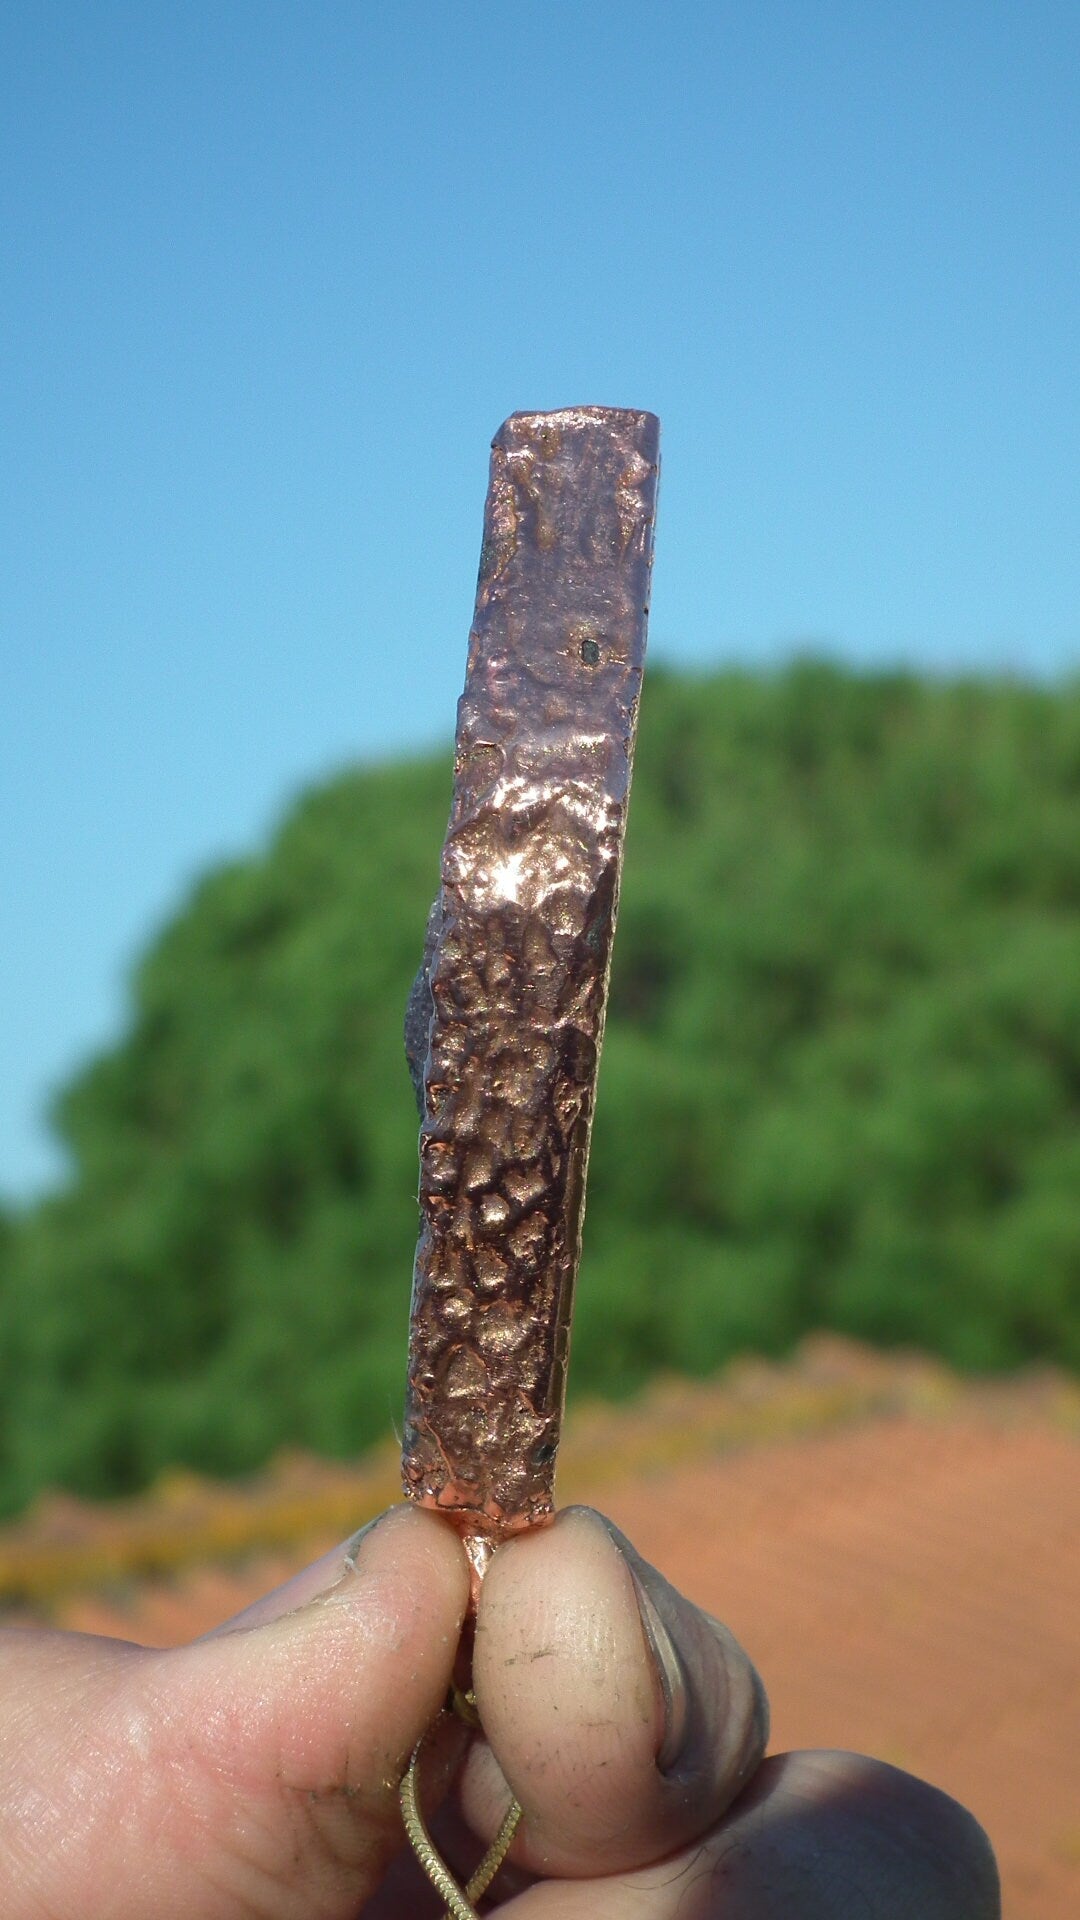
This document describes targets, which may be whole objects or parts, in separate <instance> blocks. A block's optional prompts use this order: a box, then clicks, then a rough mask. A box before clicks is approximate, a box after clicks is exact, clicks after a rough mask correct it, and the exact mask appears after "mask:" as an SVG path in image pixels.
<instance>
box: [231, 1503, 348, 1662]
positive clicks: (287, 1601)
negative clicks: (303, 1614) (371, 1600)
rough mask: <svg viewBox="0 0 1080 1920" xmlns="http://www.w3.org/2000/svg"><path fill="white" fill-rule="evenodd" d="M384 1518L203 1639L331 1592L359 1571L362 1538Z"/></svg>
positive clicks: (264, 1621)
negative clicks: (358, 1556) (357, 1563)
mask: <svg viewBox="0 0 1080 1920" xmlns="http://www.w3.org/2000/svg"><path fill="white" fill-rule="evenodd" d="M385 1518H386V1515H385V1514H383V1513H380V1514H376V1516H375V1518H374V1520H369V1521H368V1522H367V1525H366V1526H363V1527H360V1528H358V1530H357V1532H356V1533H354V1534H351V1535H350V1537H349V1538H348V1540H345V1541H343V1542H342V1543H341V1545H340V1546H337V1547H331V1549H330V1551H329V1553H324V1554H323V1555H322V1556H321V1558H320V1559H318V1560H315V1561H313V1562H312V1564H311V1566H309V1567H304V1568H302V1569H301V1571H300V1572H299V1573H294V1574H293V1576H292V1578H291V1579H290V1580H286V1582H285V1584H284V1586H281V1587H275V1588H274V1590H273V1592H272V1593H264V1594H262V1595H261V1596H260V1598H259V1599H258V1600H255V1601H253V1602H252V1604H251V1606H250V1607H245V1608H244V1611H243V1612H242V1613H237V1614H234V1615H233V1618H232V1619H231V1620H225V1621H223V1623H222V1624H221V1626H219V1627H214V1628H212V1630H211V1631H210V1632H209V1633H206V1634H204V1635H203V1636H202V1637H203V1639H204V1640H214V1639H216V1638H217V1637H218V1635H219V1634H225V1633H240V1632H245V1631H246V1630H247V1629H248V1628H249V1627H265V1626H267V1625H268V1624H269V1623H270V1621H272V1620H283V1619H284V1618H285V1616H286V1614H289V1613H297V1612H298V1611H299V1609H300V1608H301V1607H306V1606H308V1605H309V1604H310V1602H311V1601H312V1600H317V1599H319V1598H320V1597H321V1596H322V1595H324V1594H327V1593H331V1592H332V1591H333V1589H334V1588H335V1587H338V1586H340V1585H341V1582H342V1581H343V1580H344V1579H345V1578H346V1577H347V1576H348V1575H349V1574H350V1573H355V1572H356V1562H357V1555H358V1554H359V1552H360V1551H361V1544H362V1542H363V1541H364V1539H365V1538H366V1537H367V1535H368V1534H370V1533H372V1532H373V1531H374V1529H375V1528H376V1527H377V1526H378V1524H379V1522H380V1520H384V1519H385Z"/></svg>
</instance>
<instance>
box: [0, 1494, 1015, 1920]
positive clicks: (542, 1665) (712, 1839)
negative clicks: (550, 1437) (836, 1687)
mask: <svg viewBox="0 0 1080 1920" xmlns="http://www.w3.org/2000/svg"><path fill="white" fill-rule="evenodd" d="M468 1591H469V1578H468V1567H467V1563H466V1560H465V1556H464V1552H463V1550H462V1548H461V1546H460V1543H459V1542H458V1540H457V1539H456V1537H455V1535H454V1534H453V1533H452V1531H451V1530H450V1528H449V1527H447V1526H446V1525H445V1524H444V1523H443V1522H442V1521H440V1520H438V1519H435V1518H433V1517H432V1516H430V1515H428V1514H426V1513H422V1512H418V1511H416V1510H414V1509H406V1508H394V1509H392V1510H391V1511H390V1513H389V1514H387V1515H385V1516H383V1518H382V1519H381V1520H380V1521H378V1522H377V1523H376V1524H375V1525H374V1526H373V1527H372V1528H369V1529H367V1530H365V1532H364V1534H363V1535H361V1536H359V1538H358V1540H357V1541H355V1542H353V1543H350V1544H349V1546H348V1548H345V1549H337V1550H336V1551H335V1553H333V1554H330V1555H327V1556H326V1558H325V1559H324V1560H322V1561H319V1562H318V1563H317V1564H316V1565H315V1566H314V1567H311V1568H308V1569H307V1571H306V1572H305V1573H304V1574H301V1575H299V1576H298V1577H297V1579H296V1580H294V1581H292V1582H290V1583H289V1585H288V1586H287V1587H285V1588H282V1589H280V1590H279V1591H278V1592H277V1593H276V1594H273V1595H270V1596H268V1597H267V1598H266V1599H265V1600H263V1601H260V1602H259V1603H257V1605H256V1606H255V1607H253V1608H251V1609H249V1610H248V1612H247V1613H245V1614H242V1615H240V1616H239V1617H238V1618H237V1619H236V1620H234V1621H230V1622H228V1623H227V1624H226V1625H225V1626H224V1627H222V1628H220V1629H218V1631H217V1632H216V1633H214V1634H212V1635H209V1636H207V1637H206V1638H205V1639H203V1640H201V1641H198V1642H196V1643H195V1644H194V1645H192V1646H190V1647H183V1648H179V1649H176V1650H173V1651H168V1652H156V1651H151V1650H148V1649H145V1648H140V1647H135V1646H131V1645H129V1644H127V1643H126V1642H122V1641H113V1640H102V1639H95V1638H92V1637H89V1636H83V1635H78V1634H64V1633H40V1632H16V1631H8V1632H5V1633H3V1634H0V1861H2V1862H3V1869H2V1873H3V1892H4V1900H3V1908H4V1913H5V1916H6V1920H76V1917H78V1920H85V1916H87V1915H92V1916H94V1920H146V1916H147V1915H148V1914H154V1915H155V1916H156V1917H157V1920H173V1917H174V1916H175V1920H180V1917H181V1916H183V1920H301V1917H302V1920H355V1917H356V1916H357V1915H359V1914H361V1913H362V1914H364V1915H365V1916H367V1920H423V1916H425V1915H428V1916H431V1915H435V1914H437V1913H438V1911H439V1904H438V1902H437V1900H436V1899H435V1898H434V1896H433V1895H431V1893H430V1890H429V1889H427V1888H426V1883H424V1882H423V1880H422V1877H421V1876H420V1875H419V1870H418V1869H417V1868H416V1867H415V1863H413V1862H412V1861H411V1859H410V1858H409V1857H408V1856H407V1854H403V1853H402V1848H401V1827H400V1817H399V1812H398V1802H397V1785H398V1781H399V1780H400V1777H401V1774H402V1771H403V1769H404V1767H405V1765H406V1764H407V1760H408V1756H409V1754H410V1752H411V1751H412V1748H413V1747H414V1745H415V1744H416V1742H417V1741H418V1740H419V1739H420V1737H421V1735H422V1734H423V1733H424V1731H425V1729H426V1728H427V1727H428V1726H429V1725H430V1723H431V1722H432V1720H433V1718H434V1717H435V1716H436V1714H437V1713H438V1710H439V1708H440V1706H441V1704H442V1702H443V1700H444V1699H445V1697H446V1692H447V1687H448V1684H449V1681H450V1677H451V1673H452V1670H453V1667H454V1660H455V1653H456V1650H457V1647H458V1640H459V1635H460V1630H461V1625H462V1621H463V1619H464V1616H465V1611H466V1606H467V1601H468ZM642 1596H644V1599H643V1598H642ZM643 1607H644V1614H645V1617H647V1619H648V1620H649V1622H650V1629H649V1631H646V1629H645V1627H643V1612H642V1608H643ZM650 1634H651V1639H650ZM656 1647H659V1649H660V1657H661V1661H662V1662H663V1661H666V1667H667V1672H668V1675H669V1682H670V1678H671V1676H672V1675H673V1674H674V1675H676V1676H679V1675H681V1679H682V1682H683V1685H684V1690H685V1691H684V1698H685V1702H686V1711H685V1714H684V1715H683V1716H682V1718H681V1720H680V1721H679V1723H678V1724H677V1725H675V1727H674V1733H673V1728H672V1720H671V1714H670V1711H669V1708H668V1705H667V1704H666V1696H665V1689H664V1685H663V1681H662V1672H663V1666H662V1665H658V1658H657V1654H656V1652H655V1651H654V1649H655V1648H656ZM474 1676H475V1686H476V1693H477V1699H478V1703H479V1707H480V1712H481V1716H482V1719H483V1723H484V1728H485V1737H478V1736H473V1735H470V1734H469V1733H468V1731H467V1730H466V1729H465V1728H464V1727H463V1726H462V1725H460V1723H458V1722H457V1721H456V1720H454V1719H452V1718H451V1717H449V1716H445V1717H444V1718H443V1719H442V1720H441V1721H440V1723H439V1726H438V1729H437V1731H436V1734H435V1736H434V1737H433V1738H432V1739H431V1740H430V1741H429V1742H428V1743H427V1744H426V1746H425V1752H424V1763H423V1777H424V1797H425V1804H426V1806H427V1809H428V1816H429V1820H430V1822H431V1824H432V1827H433V1831H434V1833H435V1836H436V1839H437V1841H438V1844H439V1846H440V1848H441V1850H442V1851H443V1853H444V1855H445V1857H446V1858H447V1859H448V1860H449V1862H450V1863H451V1865H452V1866H453V1867H454V1870H455V1871H456V1872H458V1873H459V1875H460V1876H461V1877H463V1878H464V1877H467V1875H468V1873H469V1871H470V1870H471V1868H472V1866H474V1865H475V1864H476V1861H477V1858H478V1855H479V1852H480V1851H481V1850H482V1847H483V1845H484V1844H485V1843H486V1840H487V1839H488V1838H489V1837H490V1835H491V1834H492V1832H493V1831H494V1829H495V1827H496V1826H497V1825H498V1823H499V1821H500V1819H501V1817H502V1814H503V1812H504V1811H505V1808H506V1805H507V1801H508V1798H509V1795H510V1792H511V1790H512V1791H513V1793H514V1794H515V1795H516V1796H517V1797H518V1799H519V1800H520V1801H521V1803H522V1806H523V1807H524V1819H523V1821H522V1826H521V1829H520V1831H519V1835H518V1839H517V1840H516V1841H515V1845H514V1849H513V1852H512V1854H511V1860H510V1862H509V1863H508V1864H507V1866H506V1867H505V1868H504V1869H503V1874H502V1876H501V1877H500V1880H499V1882H498V1883H497V1893H498V1894H499V1895H500V1896H501V1897H502V1900H503V1902H504V1904H503V1905H502V1906H501V1907H500V1912H501V1913H505V1914H506V1915H507V1917H508V1920H579V1917H580V1920H585V1916H586V1915H588V1916H589V1920H676V1916H677V1917H678V1920H712V1917H713V1916H715V1920H774V1917H775V1920H781V1916H783V1920H853V1917H854V1920H911V1916H913V1915H916V1914H917V1915H918V1916H919V1917H920V1920H997V1916H998V1915H999V1914H1000V1902H999V1895H998V1886H997V1874H996V1871H995V1868H994V1862H993V1856H992V1853H991V1851H990V1846H989V1843H988V1841H987V1839H986V1836H985V1835H984V1834H983V1832H982V1830H981V1828H980V1827H979V1826H978V1825H977V1824H976V1822H975V1821H974V1819H973V1818H972V1817H971V1815H970V1814H968V1813H967V1812H965V1810H964V1809H963V1808H962V1807H960V1806H958V1805H957V1804H956V1802H955V1801H953V1800H950V1799H948V1798H947V1797H946V1796H945V1795H944V1794H942V1793H939V1792H938V1791H937V1790H936V1789H935V1788H933V1787H930V1786H927V1785H926V1784H925V1783H923V1782H922V1781H919V1780H916V1779H913V1778H912V1777H911V1776H910V1775H908V1774H904V1773H900V1772H898V1771H897V1770H896V1769H895V1768H892V1767H887V1766H885V1765H883V1764H882V1763H881V1762H879V1761H874V1760H870V1759H867V1758H864V1757H862V1756H860V1755H857V1754H846V1753H831V1752H808V1753H792V1754H782V1755H776V1756H773V1757H770V1758H769V1759H767V1760H763V1759H762V1753H763V1751H764V1745H765V1741H766V1737H767V1726H766V1721H767V1711H766V1708H765V1704H764V1693H763V1690H762V1688H761V1685H760V1682H759V1681H758V1679H757V1676H756V1675H755V1674H754V1672H753V1669H752V1668H751V1666H750V1663H749V1661H748V1660H747V1658H746V1656H745V1654H744V1653H743V1652H742V1650H741V1648H739V1647H738V1645H737V1644H736V1643H735V1641H734V1640H733V1639H732V1637H731V1635H730V1634H728V1633H727V1632H726V1630H725V1629H724V1628H723V1627H721V1626H720V1625H719V1624H718V1623H717V1622H715V1621H713V1620H711V1619H710V1618H709V1616H708V1615H706V1614H703V1613H702V1612H701V1611H700V1610H699V1609H697V1608H696V1607H694V1606H692V1605H691V1603H690V1602H689V1601H688V1600H686V1599H684V1598H683V1597H682V1596H681V1595H679V1594H677V1593H676V1592H675V1591H674V1589H673V1588H671V1587H670V1586H668V1584H667V1582H666V1581H664V1580H663V1579H662V1577H661V1576H660V1575H659V1574H657V1573H656V1572H655V1570H654V1569H651V1568H648V1567H647V1566H646V1565H645V1563H644V1562H642V1561H640V1560H639V1559H638V1557H637V1556H636V1554H635V1553H634V1551H633V1548H632V1547H630V1545H629V1543H628V1542H625V1541H623V1540H622V1538H621V1536H619V1535H617V1534H615V1532H614V1530H613V1529H611V1528H609V1526H608V1525H607V1523H606V1522H604V1521H603V1520H602V1519H601V1517H600V1516H599V1515H596V1514H593V1513H592V1512H591V1511H589V1510H587V1509H584V1508H571V1509H569V1510H567V1511H566V1512H565V1513H563V1514H561V1515H560V1516H559V1518H558V1520H557V1521H556V1522H555V1524H554V1525H553V1526H552V1527H550V1528H547V1529H544V1530H543V1531H538V1532H536V1533H534V1534H532V1535H529V1536H525V1537H523V1538H521V1539H518V1540H515V1541H513V1542H511V1543H510V1544H509V1545H507V1546H505V1547H503V1548H501V1549H500V1551H499V1552H498V1554H497V1555H496V1556H495V1559H494V1561H493V1562H492V1565H491V1567H490V1569H489V1572H488V1574H487V1577H486V1579H485V1581H484V1585H483V1589H482V1593H481V1601H480V1609H479V1615H478V1619H477V1626H476V1642H475V1652H474ZM678 1691H679V1689H678V1687H677V1686H676V1694H677V1693H678ZM668 1692H669V1695H670V1692H671V1688H670V1684H669V1689H668ZM657 1756H660V1761H659V1764H658V1758H657ZM478 1836H479V1837H478Z"/></svg>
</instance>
